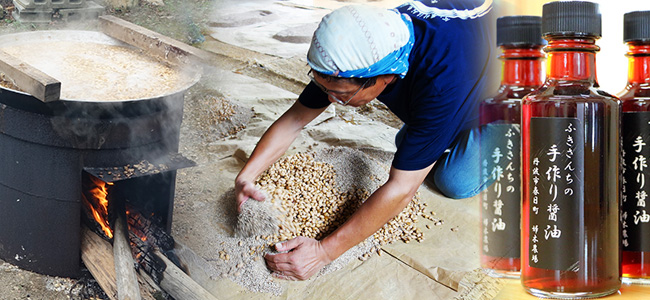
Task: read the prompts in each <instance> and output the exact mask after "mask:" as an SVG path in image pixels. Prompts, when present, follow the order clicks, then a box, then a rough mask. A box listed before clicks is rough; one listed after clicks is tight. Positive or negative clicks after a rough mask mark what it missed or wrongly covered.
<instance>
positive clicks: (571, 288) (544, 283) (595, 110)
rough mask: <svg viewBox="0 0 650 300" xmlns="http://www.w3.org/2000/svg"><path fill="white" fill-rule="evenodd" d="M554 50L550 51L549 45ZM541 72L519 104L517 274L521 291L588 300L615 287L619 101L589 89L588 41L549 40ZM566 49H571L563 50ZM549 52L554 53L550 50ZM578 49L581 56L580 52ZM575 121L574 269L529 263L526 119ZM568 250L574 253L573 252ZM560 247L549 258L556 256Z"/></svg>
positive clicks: (592, 83)
mask: <svg viewBox="0 0 650 300" xmlns="http://www.w3.org/2000/svg"><path fill="white" fill-rule="evenodd" d="M554 47H557V48H554ZM549 48H550V50H549V51H548V52H549V58H548V59H549V62H548V65H547V66H548V70H549V71H548V73H547V74H548V75H547V78H548V79H547V80H546V82H545V83H544V85H543V86H542V87H541V88H540V89H539V90H538V91H535V92H533V93H531V94H529V95H528V96H526V97H525V98H524V99H523V100H522V133H521V134H522V224H521V225H522V235H521V237H522V250H521V258H522V272H521V281H522V284H523V286H524V288H525V289H526V290H527V291H528V292H529V293H531V294H533V295H536V296H539V297H556V298H574V299H575V298H591V297H599V296H604V295H608V294H611V293H614V292H615V291H616V290H618V288H619V287H620V284H621V281H620V264H619V263H620V260H619V257H620V256H619V251H620V250H619V223H618V204H619V202H618V198H619V194H618V193H619V189H618V182H619V181H618V180H619V177H618V175H619V171H618V168H619V119H620V116H619V114H620V111H619V102H618V99H617V98H616V97H614V96H611V95H609V94H607V93H605V92H602V91H599V90H597V89H596V87H597V86H598V84H597V83H596V80H595V78H596V76H595V52H596V51H597V48H596V47H595V43H594V41H593V40H591V41H590V40H588V39H584V40H577V39H576V40H564V41H553V40H550V41H549ZM567 48H574V51H566V50H563V49H567ZM554 49H559V50H555V51H557V52H555V51H554ZM583 49H584V50H585V51H581V50H583ZM535 117H545V118H575V119H577V120H579V122H580V124H581V126H582V128H581V130H582V131H583V137H582V138H583V140H584V147H583V148H581V149H582V151H584V152H583V154H584V156H583V160H584V162H583V164H582V165H583V166H584V167H583V168H584V170H582V174H583V180H584V182H581V183H580V186H581V188H582V195H583V196H582V197H573V198H572V201H577V204H579V205H578V207H581V209H578V210H577V211H570V212H564V213H565V216H566V213H570V216H571V217H572V218H575V219H573V220H576V221H577V224H578V225H577V228H573V229H574V230H576V234H577V236H579V238H578V239H577V240H575V241H571V242H575V243H574V244H575V246H574V247H577V250H578V252H577V253H578V264H577V268H576V269H574V270H554V269H542V268H535V267H531V266H530V263H529V262H530V255H529V251H530V249H531V248H530V247H531V245H530V238H531V237H530V236H529V233H530V229H531V223H530V222H531V220H530V213H531V199H530V194H531V186H530V181H531V166H530V158H531V157H534V155H536V154H534V153H531V151H532V149H530V145H531V140H530V139H531V137H530V130H531V129H530V124H531V118H535ZM573 250H575V248H574V249H573ZM562 255H563V252H562V250H559V249H558V250H557V252H556V253H553V256H554V257H562Z"/></svg>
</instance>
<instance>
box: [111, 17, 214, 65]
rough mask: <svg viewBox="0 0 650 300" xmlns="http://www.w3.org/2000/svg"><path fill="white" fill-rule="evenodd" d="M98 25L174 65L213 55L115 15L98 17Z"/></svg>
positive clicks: (118, 38)
mask: <svg viewBox="0 0 650 300" xmlns="http://www.w3.org/2000/svg"><path fill="white" fill-rule="evenodd" d="M99 26H100V28H101V30H102V32H104V33H105V34H106V35H108V36H110V37H112V38H115V39H117V40H120V41H122V42H124V43H127V44H129V45H132V46H135V47H137V48H139V49H141V50H143V51H144V52H145V53H147V54H149V55H151V56H153V57H157V58H159V59H162V60H164V61H168V62H170V63H172V64H175V65H179V66H180V65H187V64H196V63H198V62H199V61H201V60H203V61H209V60H210V59H211V58H212V57H213V55H212V54H211V53H210V52H207V51H204V50H201V49H198V48H196V47H192V46H190V45H188V44H185V43H182V42H180V41H177V40H175V39H172V38H170V37H167V36H164V35H162V34H159V33H157V32H154V31H151V30H149V29H146V28H144V27H141V26H138V25H135V24H133V23H131V22H128V21H125V20H123V19H120V18H118V17H115V16H108V15H107V16H101V17H99Z"/></svg>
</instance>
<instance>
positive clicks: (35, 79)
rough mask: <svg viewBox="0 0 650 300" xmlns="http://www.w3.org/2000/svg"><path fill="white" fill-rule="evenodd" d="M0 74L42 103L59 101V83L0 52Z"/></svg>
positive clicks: (13, 57)
mask: <svg viewBox="0 0 650 300" xmlns="http://www.w3.org/2000/svg"><path fill="white" fill-rule="evenodd" d="M0 72H2V73H5V75H7V77H9V78H11V79H12V80H13V81H14V83H15V84H16V86H18V88H20V89H21V90H22V91H24V92H26V93H29V94H31V95H32V96H34V97H36V98H37V99H38V100H41V101H43V102H51V101H56V100H59V98H60V97H61V82H59V81H58V80H56V79H54V78H52V77H50V76H49V75H47V74H45V73H43V72H42V71H40V70H38V69H36V68H34V67H32V66H30V65H29V64H27V63H25V62H23V61H22V60H20V59H18V58H16V57H15V56H12V55H10V54H9V53H7V52H4V51H2V50H0Z"/></svg>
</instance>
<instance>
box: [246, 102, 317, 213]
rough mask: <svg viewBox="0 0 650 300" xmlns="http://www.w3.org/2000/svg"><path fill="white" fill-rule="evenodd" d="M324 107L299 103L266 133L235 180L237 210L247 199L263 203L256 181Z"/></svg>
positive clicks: (262, 196)
mask: <svg viewBox="0 0 650 300" xmlns="http://www.w3.org/2000/svg"><path fill="white" fill-rule="evenodd" d="M325 108H326V107H324V108H319V109H312V108H308V107H306V106H304V105H303V104H301V103H300V102H299V101H296V103H294V104H293V106H291V108H289V109H288V110H287V111H286V112H285V113H284V114H283V115H282V116H281V117H280V118H279V119H277V120H276V121H275V122H274V123H273V125H271V127H269V129H267V130H266V132H265V133H264V134H263V135H262V138H260V141H259V142H258V143H257V146H255V150H253V153H252V154H251V156H250V158H249V159H248V161H247V162H246V164H245V165H244V167H243V168H242V170H241V171H239V174H238V175H237V177H236V178H235V194H236V197H237V209H238V210H239V209H240V208H241V205H242V204H243V203H244V202H246V200H248V198H253V199H255V200H258V201H263V200H264V195H263V194H262V193H261V192H260V191H259V190H258V189H257V188H255V185H254V182H255V180H256V179H257V177H258V176H259V175H260V174H262V172H264V170H266V169H267V168H268V167H269V166H271V164H273V163H274V162H275V161H276V160H277V159H278V158H280V157H281V156H282V154H284V153H285V151H287V149H288V148H289V146H290V145H291V143H292V142H293V141H294V140H295V139H296V137H297V136H298V134H300V131H301V130H302V128H303V127H305V125H307V124H309V122H311V121H312V120H313V119H315V118H316V117H317V116H318V115H320V114H321V113H322V112H323V111H324V110H325Z"/></svg>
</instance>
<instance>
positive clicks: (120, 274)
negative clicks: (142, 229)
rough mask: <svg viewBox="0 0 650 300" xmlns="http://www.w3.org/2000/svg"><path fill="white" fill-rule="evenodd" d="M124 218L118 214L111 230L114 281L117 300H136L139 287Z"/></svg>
mask: <svg viewBox="0 0 650 300" xmlns="http://www.w3.org/2000/svg"><path fill="white" fill-rule="evenodd" d="M124 218H125V217H124V216H123V215H122V214H119V213H118V216H117V218H116V219H115V229H114V230H113V234H114V236H113V256H114V261H115V281H116V284H117V299H118V300H138V299H141V298H142V297H141V296H140V285H139V284H138V277H137V275H136V272H135V268H134V266H135V263H134V262H133V256H132V254H131V246H130V245H129V241H128V239H127V237H128V234H129V232H128V229H127V226H126V222H125V221H124Z"/></svg>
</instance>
